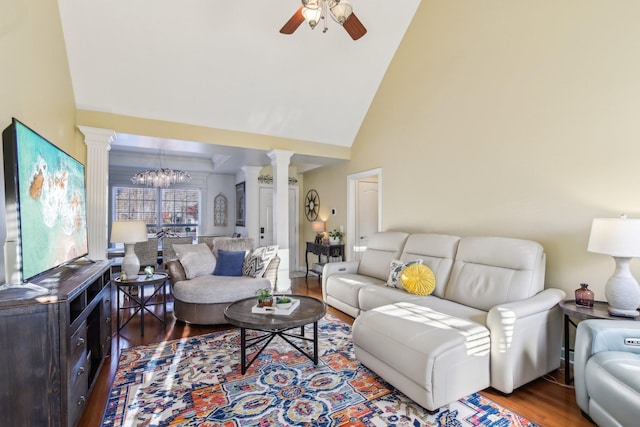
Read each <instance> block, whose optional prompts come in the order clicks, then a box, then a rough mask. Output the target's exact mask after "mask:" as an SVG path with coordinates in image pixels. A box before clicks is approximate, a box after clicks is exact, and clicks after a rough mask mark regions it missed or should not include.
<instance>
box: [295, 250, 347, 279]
mask: <svg viewBox="0 0 640 427" xmlns="http://www.w3.org/2000/svg"><path fill="white" fill-rule="evenodd" d="M310 253H312V254H314V255H318V264H319V265H324V264H325V263H323V262H322V255H324V256H326V257H327V262H330V261H329V258H331V257H340V258H341V259H342V261H344V244H342V243H340V244H337V245H328V244H323V243H314V242H307V251H306V253H305V256H304V258H305V263H306V266H307V273H306V275H305V276H304V277H308V276H309V254H310ZM317 273H319V274H320V275H322V272H321V271H320V272H317Z"/></svg>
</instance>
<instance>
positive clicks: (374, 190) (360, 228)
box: [354, 177, 378, 261]
mask: <svg viewBox="0 0 640 427" xmlns="http://www.w3.org/2000/svg"><path fill="white" fill-rule="evenodd" d="M355 225H356V239H357V241H356V242H355V243H354V256H355V259H356V261H359V260H360V257H361V256H362V253H363V252H364V250H365V249H366V248H367V245H368V244H369V236H371V234H373V233H375V232H376V231H378V181H377V180H374V179H373V177H369V178H366V179H361V180H358V181H357V182H356V224H355Z"/></svg>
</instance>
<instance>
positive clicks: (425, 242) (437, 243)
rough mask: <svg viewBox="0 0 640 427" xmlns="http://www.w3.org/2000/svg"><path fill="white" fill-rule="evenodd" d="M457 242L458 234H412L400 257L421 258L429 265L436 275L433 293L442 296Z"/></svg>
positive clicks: (404, 258) (458, 239)
mask: <svg viewBox="0 0 640 427" xmlns="http://www.w3.org/2000/svg"><path fill="white" fill-rule="evenodd" d="M459 242H460V237H459V236H452V235H448V234H434V233H417V234H412V235H410V236H409V238H408V239H407V242H406V243H405V245H404V249H403V250H402V255H401V256H400V259H401V260H403V261H409V260H414V259H422V260H423V262H422V263H423V264H424V265H426V266H427V267H429V268H430V269H431V271H433V274H435V276H436V288H435V290H434V291H433V294H434V295H435V296H438V297H441V298H442V297H444V293H445V289H446V286H447V282H448V281H449V276H450V274H451V269H452V268H453V260H454V258H455V256H456V251H457V250H458V243H459Z"/></svg>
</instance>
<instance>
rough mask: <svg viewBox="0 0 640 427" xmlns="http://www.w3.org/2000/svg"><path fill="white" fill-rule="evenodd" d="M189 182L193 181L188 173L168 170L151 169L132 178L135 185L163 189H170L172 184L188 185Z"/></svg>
mask: <svg viewBox="0 0 640 427" xmlns="http://www.w3.org/2000/svg"><path fill="white" fill-rule="evenodd" d="M189 181H191V175H189V174H188V173H187V172H185V171H179V170H173V169H168V168H161V169H149V170H146V171H142V172H138V173H137V174H135V175H134V176H133V178H131V182H132V183H134V184H140V185H148V186H149V187H162V188H168V187H169V186H170V185H171V184H186V183H188V182H189Z"/></svg>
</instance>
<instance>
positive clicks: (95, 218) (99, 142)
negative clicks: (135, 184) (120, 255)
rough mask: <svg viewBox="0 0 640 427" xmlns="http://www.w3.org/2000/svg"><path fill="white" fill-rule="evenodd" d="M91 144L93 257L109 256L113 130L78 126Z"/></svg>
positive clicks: (89, 178) (89, 193) (89, 184)
mask: <svg viewBox="0 0 640 427" xmlns="http://www.w3.org/2000/svg"><path fill="white" fill-rule="evenodd" d="M78 129H80V132H82V134H83V135H84V143H85V144H86V145H87V172H86V174H87V229H88V237H89V258H90V259H93V260H103V259H107V245H108V243H109V239H108V236H107V230H108V223H107V219H108V206H109V151H110V150H111V143H112V142H113V140H114V139H116V137H117V134H116V132H115V131H113V130H109V129H101V128H94V127H87V126H78Z"/></svg>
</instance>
